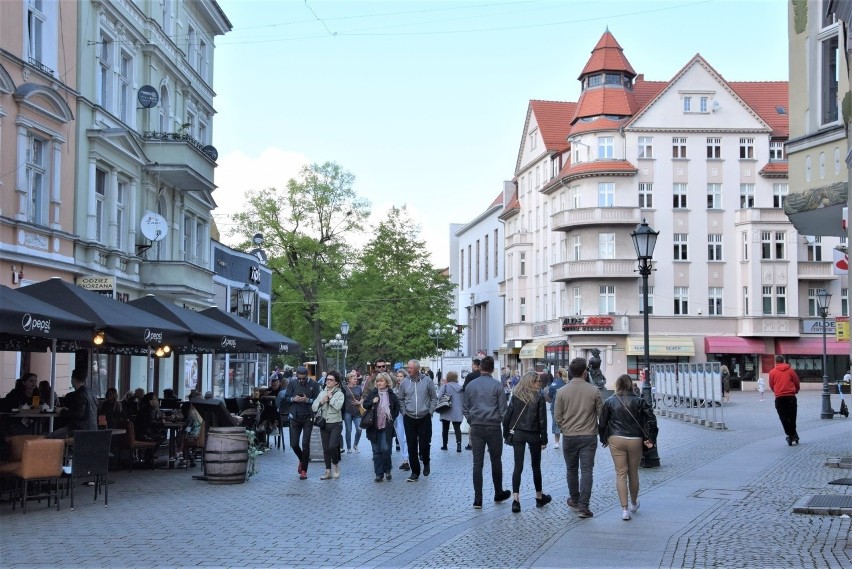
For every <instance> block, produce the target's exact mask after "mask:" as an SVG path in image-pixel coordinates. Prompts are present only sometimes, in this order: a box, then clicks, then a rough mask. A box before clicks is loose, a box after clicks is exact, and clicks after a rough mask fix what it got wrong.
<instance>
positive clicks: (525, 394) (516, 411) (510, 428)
mask: <svg viewBox="0 0 852 569" xmlns="http://www.w3.org/2000/svg"><path fill="white" fill-rule="evenodd" d="M503 435H504V436H505V437H506V438H507V443H508V444H510V445H511V446H512V447H514V449H515V469H514V471H513V472H512V511H513V512H515V513H517V512H520V511H521V501H520V488H521V472H523V470H524V453H525V452H526V447H527V446H529V447H530V463H531V464H532V471H533V485H534V486H535V506H536V508H543V507H544V506H546V505H547V504H548V503H550V500H551V498H550V496H549V495H547V494H543V493H542V491H541V451H542V449H544V448H547V406H546V405H545V403H544V396H543V395H542V394H541V378H539V376H538V374H537V373H536V372H534V371H528V372H526V373H525V374H524V376H523V377H522V378H521V379H520V381H518V384H517V385H516V386H515V388H514V389H513V390H512V398H511V400H509V408H508V409H507V410H506V414H505V415H503Z"/></svg>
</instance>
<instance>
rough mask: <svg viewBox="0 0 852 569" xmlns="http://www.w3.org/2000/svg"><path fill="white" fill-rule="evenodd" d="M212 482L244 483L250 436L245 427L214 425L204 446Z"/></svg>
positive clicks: (206, 464) (207, 468)
mask: <svg viewBox="0 0 852 569" xmlns="http://www.w3.org/2000/svg"><path fill="white" fill-rule="evenodd" d="M204 466H205V470H206V475H207V481H208V482H209V483H210V484H242V483H243V482H245V481H246V470H247V468H248V436H247V435H246V430H245V428H244V427H212V428H211V429H210V431H208V433H207V446H205V447H204Z"/></svg>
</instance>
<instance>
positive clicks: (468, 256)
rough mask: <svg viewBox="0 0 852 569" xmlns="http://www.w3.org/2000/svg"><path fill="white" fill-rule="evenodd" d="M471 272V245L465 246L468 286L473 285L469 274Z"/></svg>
mask: <svg viewBox="0 0 852 569" xmlns="http://www.w3.org/2000/svg"><path fill="white" fill-rule="evenodd" d="M472 274H473V251H472V249H471V246H470V245H468V246H467V286H468V288H470V287H471V286H472V285H473V280H472V278H471V275H472Z"/></svg>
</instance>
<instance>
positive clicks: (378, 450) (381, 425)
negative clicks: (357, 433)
mask: <svg viewBox="0 0 852 569" xmlns="http://www.w3.org/2000/svg"><path fill="white" fill-rule="evenodd" d="M362 405H364V409H367V410H369V409H372V408H373V407H375V408H376V419H375V421H374V422H373V424H372V425H370V426H369V427H367V440H369V441H370V442H371V443H372V445H373V472H374V473H375V474H376V482H383V481H384V480H385V479H387V481H388V482H390V481H391V480H392V479H393V474H392V473H391V439H392V438H393V422H394V419H396V417H397V416H398V415H399V400H398V399H397V398H396V394H395V393H394V392H393V382H392V380H391V376H390V374H388V373H387V372H381V373H378V374H376V379H375V387H374V388H373V389H372V391H370V393H366V394H365V395H364V399H363V402H362Z"/></svg>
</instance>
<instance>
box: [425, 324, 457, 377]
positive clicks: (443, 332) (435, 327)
mask: <svg viewBox="0 0 852 569" xmlns="http://www.w3.org/2000/svg"><path fill="white" fill-rule="evenodd" d="M451 334H453V327H452V326H451V325H449V324H447V325H446V326H444V327H443V328H441V325H440V324H438V323H437V322H432V327H431V328H429V337H430V338H432V339H433V340H435V359H436V360H437V359H438V358H440V364H439V366H440V367H439V368H438V369H439V370H440V371H441V373H444V371H443V370H444V352H443V351H442V350H441V349H440V348H439V347H438V343H439V342H440V341H441V338H444V337H445V336H446V337H449V336H450V335H451Z"/></svg>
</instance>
